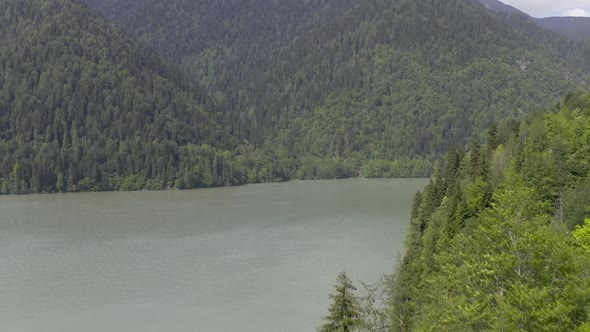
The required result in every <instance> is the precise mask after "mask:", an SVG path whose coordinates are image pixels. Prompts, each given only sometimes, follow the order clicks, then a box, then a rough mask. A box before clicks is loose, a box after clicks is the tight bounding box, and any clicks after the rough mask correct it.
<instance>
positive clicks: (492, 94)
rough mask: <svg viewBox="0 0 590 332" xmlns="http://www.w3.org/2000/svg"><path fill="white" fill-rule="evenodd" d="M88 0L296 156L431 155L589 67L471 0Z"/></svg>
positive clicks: (245, 130)
mask: <svg viewBox="0 0 590 332" xmlns="http://www.w3.org/2000/svg"><path fill="white" fill-rule="evenodd" d="M87 2H88V3H90V4H91V5H93V6H95V7H96V8H98V9H100V10H101V11H102V12H103V13H104V14H105V15H106V16H107V17H109V18H111V19H112V20H113V21H114V22H116V23H118V24H119V25H120V26H122V27H123V29H125V30H126V31H128V32H129V33H130V34H132V35H134V36H136V38H138V39H139V40H143V41H145V42H146V43H147V44H148V45H152V46H153V47H154V48H155V49H156V50H159V52H160V54H162V55H164V56H165V57H167V58H168V59H170V60H172V61H175V62H177V63H178V64H179V65H181V66H182V68H183V70H185V71H187V72H191V73H194V76H195V77H198V79H199V80H201V81H204V82H207V83H206V85H207V87H208V88H209V90H210V92H211V93H215V94H216V96H217V97H218V99H217V100H219V101H220V102H223V105H224V106H225V107H226V109H227V110H228V114H229V118H228V119H227V121H228V123H227V126H228V127H230V128H232V129H231V130H232V134H234V135H235V136H236V137H238V138H239V139H240V140H246V141H248V142H251V143H252V144H253V145H254V146H256V147H260V146H265V145H268V144H269V142H273V143H277V142H279V143H281V145H282V146H285V147H286V148H287V152H288V153H289V154H293V155H296V156H302V155H306V156H307V155H313V156H332V157H345V158H349V157H352V158H357V159H362V160H368V159H383V160H393V159H396V158H403V157H408V156H410V157H416V156H420V157H422V158H425V159H430V160H432V159H433V158H436V156H438V155H440V154H441V153H444V152H445V151H446V150H447V149H448V148H449V147H450V146H451V145H456V144H464V143H465V142H466V141H471V140H477V139H482V137H480V135H481V132H483V131H484V130H485V128H486V127H487V126H488V125H489V124H490V123H492V122H493V121H498V120H500V119H502V118H505V117H520V116H521V115H522V114H526V113H529V112H531V111H534V110H543V109H545V108H546V107H547V105H549V104H551V103H553V102H555V101H557V100H558V99H559V98H561V97H563V96H564V95H565V93H566V92H567V91H569V90H572V89H576V88H580V87H585V82H586V79H585V75H584V74H585V73H588V72H589V71H588V70H587V69H588V68H590V67H588V64H589V62H588V58H589V57H588V56H587V55H588V54H590V53H588V48H587V47H588V45H587V44H584V43H572V42H570V41H568V40H567V38H565V37H562V36H560V35H557V34H555V33H551V32H549V31H546V30H544V29H541V28H540V27H538V26H537V24H535V23H534V22H533V21H532V20H531V19H530V18H529V17H525V16H520V15H507V14H503V13H496V12H492V11H489V10H486V9H485V8H484V7H483V6H482V5H481V4H480V3H479V2H478V1H469V0H452V1H437V2H432V1H410V0H401V1H374V0H372V1H361V2H349V1H335V0H333V1H331V0H323V1H287V0H282V1H273V2H272V5H271V6H270V7H269V6H267V3H266V2H264V1H253V2H248V3H243V2H241V1H223V2H219V1H182V0H176V1H174V3H175V4H176V5H175V6H168V5H166V6H164V5H162V4H160V3H159V1H155V0H152V1H144V2H141V4H139V3H136V2H130V1H110V2H109V1H107V2H104V1H93V0H87ZM286 8H288V12H289V13H290V14H289V15H284V12H285V9H286ZM180 12H182V15H181V14H180ZM202 13H208V14H207V18H203V17H202V16H203V14H202ZM146 17H147V19H146ZM178 17H181V18H180V19H179V24H175V25H171V24H169V22H170V21H171V18H178ZM211 22H215V23H211ZM203 31H207V33H206V34H203ZM178 40H183V41H186V43H177V42H176V41H178Z"/></svg>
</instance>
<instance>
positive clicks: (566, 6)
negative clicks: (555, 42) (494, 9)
mask: <svg viewBox="0 0 590 332" xmlns="http://www.w3.org/2000/svg"><path fill="white" fill-rule="evenodd" d="M500 1H502V2H504V3H506V4H508V5H511V6H512V7H515V8H518V9H520V10H522V11H523V12H525V13H527V14H529V15H531V16H533V17H547V16H588V17H590V0H500Z"/></svg>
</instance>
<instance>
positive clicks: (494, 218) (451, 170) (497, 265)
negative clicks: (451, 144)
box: [388, 94, 590, 331]
mask: <svg viewBox="0 0 590 332" xmlns="http://www.w3.org/2000/svg"><path fill="white" fill-rule="evenodd" d="M589 195H590V95H588V94H580V95H568V97H567V98H566V100H565V102H564V105H563V107H562V108H561V109H555V110H553V111H551V112H549V113H547V114H545V115H537V116H533V117H528V118H527V119H526V120H525V121H522V122H521V123H518V122H515V121H508V122H504V123H503V124H502V125H500V126H499V127H498V128H496V127H495V126H493V127H492V128H490V130H489V131H488V138H487V144H486V145H483V146H479V145H477V146H474V148H472V149H471V150H470V151H469V152H467V153H464V152H463V150H451V151H450V152H449V154H448V155H447V157H446V162H445V167H444V168H443V169H442V170H441V171H440V172H438V173H437V175H436V177H435V179H434V180H433V181H432V182H431V183H430V184H429V185H428V186H427V187H426V188H425V189H424V191H423V192H422V193H418V194H417V195H416V198H415V201H414V206H413V208H412V219H411V226H410V232H409V234H408V237H407V240H406V248H407V252H406V254H405V257H404V259H403V261H402V262H401V264H400V266H399V268H398V271H397V275H396V278H394V279H392V283H391V284H390V286H391V287H392V289H393V290H394V291H393V292H392V293H391V294H393V297H392V298H391V302H390V304H391V307H390V308H389V309H388V310H390V311H389V312H390V313H391V315H392V316H391V317H390V319H391V322H392V326H393V327H394V330H396V331H397V330H399V331H408V330H418V331H430V330H444V331H447V330H448V331H488V330H490V331H499V330H503V331H515V330H524V331H587V329H588V327H589V326H590V306H589V305H590V291H589V290H590V285H589V282H590V270H589V266H590V251H589V250H590V245H589V243H590V219H588V218H589V217H590V202H589V201H588V197H590V196H589ZM584 220H586V222H585V223H584ZM572 231H573V232H572Z"/></svg>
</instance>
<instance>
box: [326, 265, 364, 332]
mask: <svg viewBox="0 0 590 332" xmlns="http://www.w3.org/2000/svg"><path fill="white" fill-rule="evenodd" d="M334 288H336V293H335V294H330V298H331V299H332V300H333V302H332V304H331V305H330V308H329V309H328V310H329V312H330V313H329V314H328V316H326V317H324V320H326V323H325V324H323V325H322V326H321V327H320V328H319V329H318V331H320V332H351V331H355V330H357V328H358V327H360V325H361V319H360V308H359V302H358V299H357V298H356V296H355V295H354V293H353V292H354V291H355V290H356V287H354V285H353V284H352V281H350V279H348V277H347V276H346V272H344V271H342V272H340V274H338V278H337V279H336V285H335V286H334Z"/></svg>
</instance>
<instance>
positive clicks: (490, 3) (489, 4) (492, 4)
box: [479, 0, 528, 16]
mask: <svg viewBox="0 0 590 332" xmlns="http://www.w3.org/2000/svg"><path fill="white" fill-rule="evenodd" d="M479 2H480V3H481V4H482V5H484V6H485V7H486V8H487V9H490V10H493V11H497V12H500V13H504V14H519V15H526V16H528V15H527V14H525V13H524V12H522V11H520V10H518V9H516V8H514V7H512V6H510V5H507V4H505V3H503V2H501V1H498V0H479Z"/></svg>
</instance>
